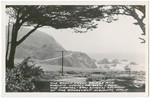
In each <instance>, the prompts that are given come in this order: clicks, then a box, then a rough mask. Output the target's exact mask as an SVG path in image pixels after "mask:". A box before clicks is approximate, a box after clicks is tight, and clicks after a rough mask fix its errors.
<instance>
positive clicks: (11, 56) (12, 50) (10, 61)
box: [6, 44, 16, 69]
mask: <svg viewBox="0 0 150 98" xmlns="http://www.w3.org/2000/svg"><path fill="white" fill-rule="evenodd" d="M15 51H16V45H13V44H11V48H10V54H9V59H8V61H7V64H6V67H7V68H9V69H11V68H13V67H14V59H15Z"/></svg>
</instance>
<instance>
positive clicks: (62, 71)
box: [57, 50, 67, 76]
mask: <svg viewBox="0 0 150 98" xmlns="http://www.w3.org/2000/svg"><path fill="white" fill-rule="evenodd" d="M57 52H61V53H62V60H61V65H62V70H61V74H62V76H63V75H64V52H67V51H65V50H62V51H57Z"/></svg>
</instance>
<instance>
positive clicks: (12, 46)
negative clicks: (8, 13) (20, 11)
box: [6, 25, 18, 69]
mask: <svg viewBox="0 0 150 98" xmlns="http://www.w3.org/2000/svg"><path fill="white" fill-rule="evenodd" d="M17 33H18V30H17V29H16V26H15V25H13V29H12V35H11V43H10V47H9V51H10V52H9V57H8V60H7V61H6V68H9V69H11V68H13V67H14V58H15V52H16V47H17V42H16V40H17Z"/></svg>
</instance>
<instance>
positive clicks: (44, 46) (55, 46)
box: [15, 28, 96, 68]
mask: <svg viewBox="0 0 150 98" xmlns="http://www.w3.org/2000/svg"><path fill="white" fill-rule="evenodd" d="M29 30H30V29H29V28H22V29H21V30H20V31H19V35H18V37H19V38H18V39H20V38H21V37H22V36H23V35H24V34H25V33H26V32H28V31H29ZM60 50H65V49H64V48H63V47H62V46H61V45H60V44H59V43H58V42H57V41H56V40H55V39H54V38H53V37H52V36H50V35H48V34H46V33H44V32H41V31H38V30H36V31H35V32H34V33H33V34H31V35H30V36H29V37H28V38H27V39H26V40H25V41H24V42H23V43H21V44H20V45H19V46H18V47H17V50H16V54H15V58H16V59H23V58H26V57H29V56H30V57H31V58H32V59H34V60H35V61H36V62H39V63H42V64H48V65H61V62H62V59H61V56H62V55H61V53H60V52H58V51H60ZM64 66H67V67H82V68H96V65H95V60H93V59H91V58H90V57H89V56H88V55H87V54H85V53H82V52H72V51H69V52H66V53H64Z"/></svg>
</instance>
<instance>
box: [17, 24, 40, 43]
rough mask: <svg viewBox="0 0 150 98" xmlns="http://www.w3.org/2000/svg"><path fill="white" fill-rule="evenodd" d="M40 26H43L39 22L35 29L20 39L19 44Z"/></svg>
mask: <svg viewBox="0 0 150 98" xmlns="http://www.w3.org/2000/svg"><path fill="white" fill-rule="evenodd" d="M39 27H41V26H40V25H39V24H38V25H37V26H36V27H35V28H34V29H32V30H31V31H29V32H28V33H27V34H26V35H25V36H23V37H22V38H21V39H20V40H19V41H17V45H19V44H21V43H22V42H23V41H24V40H25V39H26V38H27V37H28V36H29V35H30V34H32V33H33V32H34V31H35V30H36V29H37V28H39Z"/></svg>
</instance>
